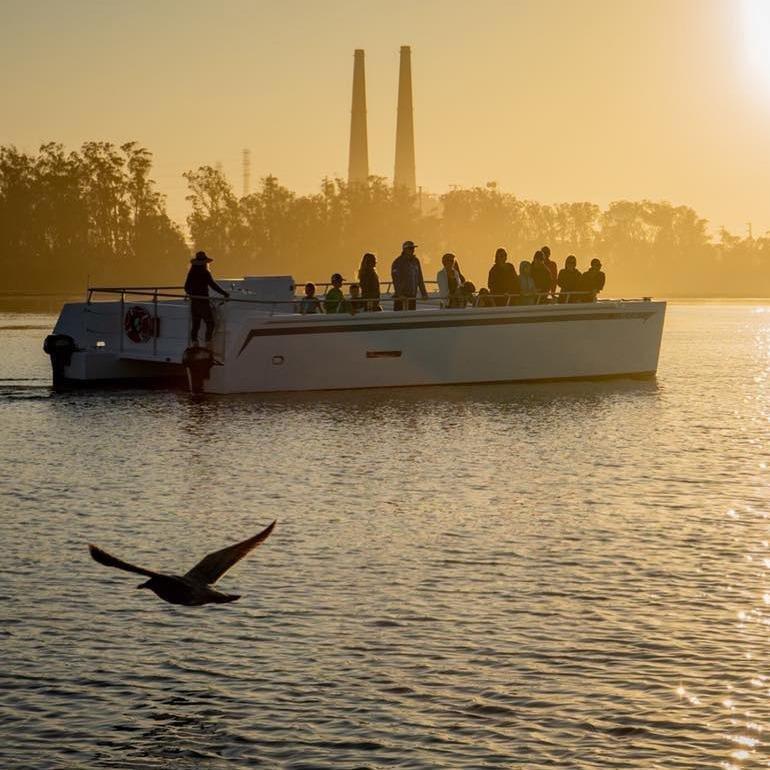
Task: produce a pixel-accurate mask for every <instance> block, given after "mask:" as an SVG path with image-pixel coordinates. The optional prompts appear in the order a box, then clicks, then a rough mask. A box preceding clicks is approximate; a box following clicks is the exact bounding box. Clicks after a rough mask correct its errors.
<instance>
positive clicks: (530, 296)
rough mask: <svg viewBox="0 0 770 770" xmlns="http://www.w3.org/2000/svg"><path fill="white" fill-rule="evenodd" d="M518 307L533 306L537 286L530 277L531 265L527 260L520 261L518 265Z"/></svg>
mask: <svg viewBox="0 0 770 770" xmlns="http://www.w3.org/2000/svg"><path fill="white" fill-rule="evenodd" d="M519 283H520V286H521V288H520V290H519V299H518V302H517V304H519V305H534V304H535V300H536V295H537V286H536V285H535V279H534V278H533V277H532V263H531V262H529V260H526V259H522V260H521V262H520V263H519Z"/></svg>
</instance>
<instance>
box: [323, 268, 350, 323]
mask: <svg viewBox="0 0 770 770" xmlns="http://www.w3.org/2000/svg"><path fill="white" fill-rule="evenodd" d="M344 280H345V279H344V278H343V277H342V276H341V275H340V274H339V273H335V274H334V275H333V276H332V280H331V284H332V285H331V288H330V289H327V290H326V295H325V296H324V312H326V313H349V312H350V305H349V303H348V301H347V300H346V299H345V295H344V294H343V293H342V282H343V281H344Z"/></svg>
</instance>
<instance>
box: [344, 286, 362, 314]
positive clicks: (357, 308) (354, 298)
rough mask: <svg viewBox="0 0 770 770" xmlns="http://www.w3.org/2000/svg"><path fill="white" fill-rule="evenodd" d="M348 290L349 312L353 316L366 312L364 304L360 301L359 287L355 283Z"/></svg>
mask: <svg viewBox="0 0 770 770" xmlns="http://www.w3.org/2000/svg"><path fill="white" fill-rule="evenodd" d="M348 288H349V289H350V312H351V313H352V314H353V315H355V314H356V313H363V312H364V310H366V302H364V300H363V299H361V287H360V286H359V285H358V284H357V283H351V284H350V286H349V287H348Z"/></svg>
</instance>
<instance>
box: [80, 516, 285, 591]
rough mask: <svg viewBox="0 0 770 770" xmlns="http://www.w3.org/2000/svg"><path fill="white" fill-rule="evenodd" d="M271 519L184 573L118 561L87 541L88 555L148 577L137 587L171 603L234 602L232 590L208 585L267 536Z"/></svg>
mask: <svg viewBox="0 0 770 770" xmlns="http://www.w3.org/2000/svg"><path fill="white" fill-rule="evenodd" d="M274 526H275V522H273V523H272V524H271V525H270V526H269V527H266V528H265V529H263V530H262V531H261V532H260V533H259V534H258V535H254V537H250V538H249V539H248V540H244V541H242V542H240V543H236V544H235V545H230V546H228V547H227V548H223V549H222V550H221V551H215V552H214V553H210V554H209V555H208V556H205V557H204V558H203V559H201V561H199V562H198V563H197V564H196V565H195V566H194V567H193V568H192V569H191V570H190V571H189V572H187V573H186V574H184V575H164V574H162V573H160V572H153V571H152V570H149V569H144V567H136V566H134V565H133V564H129V563H128V562H125V561H122V560H121V559H118V558H116V557H115V556H111V555H110V554H108V553H107V552H106V551H103V550H102V549H101V548H97V547H96V546H95V545H89V546H88V549H89V550H90V551H91V556H92V557H93V558H94V559H95V560H96V561H98V562H99V564H104V565H106V566H107V567H116V568H117V569H122V570H125V571H126V572H135V573H136V574H137V575H144V576H145V577H148V578H149V580H147V581H145V582H144V583H140V584H139V585H138V586H137V588H149V589H150V590H151V591H154V592H155V593H156V594H157V595H158V596H159V597H160V598H161V599H163V600H164V601H167V602H170V603H171V604H184V605H187V606H197V605H200V604H209V603H211V602H215V603H217V604H224V603H225V602H234V601H235V600H236V599H240V598H241V597H240V596H237V595H235V594H224V593H222V592H220V591H216V590H215V589H213V588H212V587H211V586H212V585H213V584H214V583H216V582H217V580H219V578H221V577H222V575H224V574H225V572H227V570H229V569H230V567H232V566H233V564H235V563H236V562H237V561H239V560H240V559H242V558H243V557H244V556H245V555H246V554H247V553H249V551H251V550H253V549H254V548H256V547H257V546H258V545H259V544H260V543H262V542H264V541H265V540H266V539H267V536H268V535H269V534H270V533H271V532H272V531H273V527H274Z"/></svg>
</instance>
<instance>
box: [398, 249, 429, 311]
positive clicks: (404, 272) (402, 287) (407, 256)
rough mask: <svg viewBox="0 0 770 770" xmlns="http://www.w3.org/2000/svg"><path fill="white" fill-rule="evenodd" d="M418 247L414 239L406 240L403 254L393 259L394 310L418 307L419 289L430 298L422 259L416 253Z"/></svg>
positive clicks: (402, 250) (422, 295) (426, 297)
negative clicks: (426, 287)
mask: <svg viewBox="0 0 770 770" xmlns="http://www.w3.org/2000/svg"><path fill="white" fill-rule="evenodd" d="M416 248H417V246H416V244H414V243H413V242H412V241H404V243H403V245H402V247H401V254H399V255H398V256H397V257H396V258H395V259H394V260H393V265H392V266H391V268H390V276H391V278H392V279H393V310H414V309H415V308H416V307H417V302H416V299H417V292H418V290H419V292H420V296H421V297H422V298H423V299H428V292H427V290H426V289H425V281H424V280H423V277H422V267H421V266H420V260H419V259H417V256H416V255H415V253H414V250H415V249H416Z"/></svg>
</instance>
